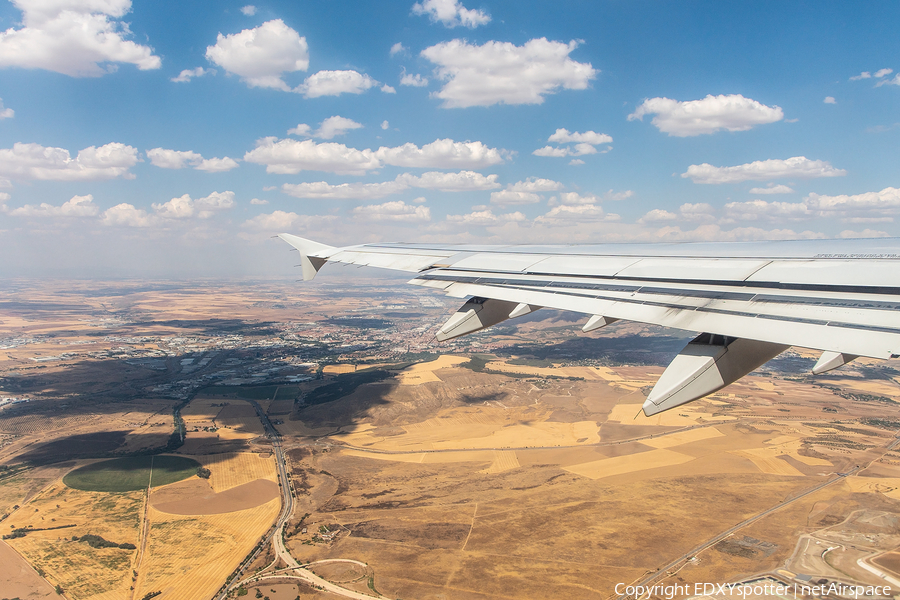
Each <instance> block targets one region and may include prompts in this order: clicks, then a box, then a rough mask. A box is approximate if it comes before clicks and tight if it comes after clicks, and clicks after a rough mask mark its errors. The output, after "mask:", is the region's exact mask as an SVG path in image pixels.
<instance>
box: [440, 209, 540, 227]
mask: <svg viewBox="0 0 900 600" xmlns="http://www.w3.org/2000/svg"><path fill="white" fill-rule="evenodd" d="M527 220H528V218H527V217H526V216H525V215H523V214H522V213H520V212H518V211H516V212H511V213H506V214H502V215H495V214H494V213H493V212H492V211H491V210H490V209H484V210H473V211H472V212H470V213H468V214H465V215H447V221H448V222H450V223H456V224H459V225H465V226H487V225H499V224H501V223H510V222H522V221H527Z"/></svg>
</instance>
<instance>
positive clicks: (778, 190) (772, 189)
mask: <svg viewBox="0 0 900 600" xmlns="http://www.w3.org/2000/svg"><path fill="white" fill-rule="evenodd" d="M750 193H751V194H793V193H794V190H793V189H792V188H790V187H788V186H786V185H784V184H779V185H775V184H774V183H770V184H769V185H768V186H766V187H764V188H761V187H755V188H750Z"/></svg>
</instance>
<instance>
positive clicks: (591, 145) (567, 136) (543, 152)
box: [532, 129, 613, 164]
mask: <svg viewBox="0 0 900 600" xmlns="http://www.w3.org/2000/svg"><path fill="white" fill-rule="evenodd" d="M547 141H548V142H555V143H557V144H574V146H569V147H565V148H563V147H558V148H554V147H553V146H544V147H543V148H538V149H537V150H535V151H534V152H532V154H534V155H535V156H551V157H557V158H561V157H563V156H584V155H586V154H597V152H598V150H597V148H596V146H598V145H600V144H612V141H613V139H612V136H609V135H607V134H605V133H597V132H596V131H585V132H584V133H579V132H577V131H575V132H571V131H569V130H568V129H557V130H556V133H554V134H553V135H551V136H550V137H549V138H547ZM609 150H610V148H607V149H606V150H604V152H609ZM570 164H584V161H582V160H573V161H571V163H570Z"/></svg>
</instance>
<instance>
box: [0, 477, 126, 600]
mask: <svg viewBox="0 0 900 600" xmlns="http://www.w3.org/2000/svg"><path fill="white" fill-rule="evenodd" d="M142 507H143V492H127V493H104V492H83V491H80V490H73V489H71V488H68V487H66V486H65V485H63V483H62V482H61V481H56V482H55V483H54V484H52V485H50V486H48V487H47V488H46V489H44V490H43V491H42V492H41V493H40V494H38V495H37V496H36V497H35V498H34V499H33V500H31V501H30V502H28V503H27V504H25V505H24V506H22V508H20V509H19V510H18V511H16V512H15V513H13V515H12V516H10V518H8V519H7V520H6V521H4V525H6V524H9V526H10V527H12V528H20V527H28V526H31V527H33V528H35V529H40V528H50V527H63V526H65V527H63V528H61V529H51V530H47V531H35V532H33V533H29V534H28V535H26V536H25V537H23V538H18V539H13V540H7V541H8V543H9V544H10V545H11V546H13V548H15V549H16V551H17V552H19V553H20V554H21V555H22V556H23V557H25V559H26V560H27V561H28V562H29V563H30V564H31V565H32V566H34V567H35V568H40V569H41V570H43V571H44V572H45V574H46V578H47V579H48V580H49V581H50V582H52V583H54V584H59V585H60V586H62V588H63V589H64V590H65V592H66V596H67V597H68V598H72V599H73V600H81V599H91V600H113V599H116V598H124V597H125V594H126V593H127V591H128V587H129V586H130V581H131V577H130V574H131V569H132V564H133V561H134V558H135V554H136V551H135V550H126V549H120V548H92V547H91V546H89V545H87V544H85V543H83V542H75V541H72V536H78V537H79V538H80V537H82V536H85V535H88V534H92V535H99V536H101V537H102V538H104V539H106V540H108V541H111V542H115V543H117V544H121V543H130V544H135V545H137V544H138V543H139V540H138V536H139V523H140V514H141V509H142Z"/></svg>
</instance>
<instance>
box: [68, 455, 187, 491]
mask: <svg viewBox="0 0 900 600" xmlns="http://www.w3.org/2000/svg"><path fill="white" fill-rule="evenodd" d="M151 465H152V486H153V487H158V486H161V485H168V484H170V483H175V482H176V481H181V480H182V479H187V478H188V477H191V476H193V475H196V474H197V469H198V468H199V467H200V463H198V462H197V461H195V460H193V459H190V458H185V457H183V456H135V457H129V458H114V459H112V460H105V461H102V462H98V463H93V464H90V465H85V466H83V467H80V468H78V469H75V470H74V471H71V472H70V473H68V474H67V475H66V476H65V477H64V478H63V483H65V484H66V485H67V486H69V487H70V488H74V489H76V490H83V491H86V492H131V491H135V490H141V489H144V488H146V487H147V485H149V484H151Z"/></svg>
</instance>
